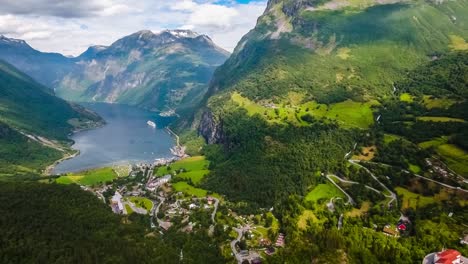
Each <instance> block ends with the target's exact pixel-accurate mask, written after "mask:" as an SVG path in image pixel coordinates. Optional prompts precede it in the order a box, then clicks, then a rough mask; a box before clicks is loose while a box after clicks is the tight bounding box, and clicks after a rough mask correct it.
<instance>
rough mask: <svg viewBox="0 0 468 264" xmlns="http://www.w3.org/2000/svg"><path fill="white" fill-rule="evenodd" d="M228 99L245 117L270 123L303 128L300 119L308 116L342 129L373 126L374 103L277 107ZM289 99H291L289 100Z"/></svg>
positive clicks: (234, 97)
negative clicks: (332, 122) (334, 124)
mask: <svg viewBox="0 0 468 264" xmlns="http://www.w3.org/2000/svg"><path fill="white" fill-rule="evenodd" d="M231 100H232V101H233V102H235V103H237V104H238V105H239V106H241V107H243V108H244V109H246V110H247V112H248V113H249V115H255V114H258V115H260V116H262V117H264V118H265V119H266V120H267V121H269V122H272V123H284V122H286V121H287V122H289V123H293V124H296V125H299V126H300V125H307V124H308V123H307V122H305V121H304V120H302V119H301V117H302V116H304V115H307V114H310V115H312V116H313V117H314V118H316V119H322V118H326V119H329V120H333V121H336V122H337V123H338V124H339V125H340V126H341V127H344V128H368V127H369V126H371V125H372V124H373V123H374V116H373V112H372V106H374V105H376V104H377V102H374V101H372V102H366V103H359V102H354V101H352V100H347V101H344V102H340V103H335V104H331V105H329V106H327V105H325V104H318V103H317V102H314V101H311V102H307V103H304V104H298V105H295V104H291V103H290V102H288V104H286V103H283V104H279V105H278V106H277V108H272V107H266V106H263V105H260V104H258V103H255V102H253V101H251V100H249V99H248V98H246V97H243V96H242V95H241V94H239V93H237V92H235V93H233V94H232V95H231ZM289 100H291V98H289Z"/></svg>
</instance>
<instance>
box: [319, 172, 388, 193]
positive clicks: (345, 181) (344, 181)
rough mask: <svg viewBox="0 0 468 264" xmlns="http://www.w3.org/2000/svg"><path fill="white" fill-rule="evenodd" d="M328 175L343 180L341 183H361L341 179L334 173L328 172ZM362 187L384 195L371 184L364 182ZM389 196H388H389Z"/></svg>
mask: <svg viewBox="0 0 468 264" xmlns="http://www.w3.org/2000/svg"><path fill="white" fill-rule="evenodd" d="M328 176H330V177H333V178H335V179H337V180H339V181H340V182H343V183H348V184H361V183H359V182H355V181H348V180H345V179H342V178H340V177H338V176H336V175H334V174H329V175H328ZM364 187H366V188H367V189H369V190H371V191H374V192H376V193H378V194H382V195H383V196H386V195H385V194H383V193H382V192H381V191H379V190H377V189H375V188H374V187H371V186H369V185H365V184H364ZM386 197H389V196H386ZM389 198H390V197H389Z"/></svg>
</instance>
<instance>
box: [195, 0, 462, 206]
mask: <svg viewBox="0 0 468 264" xmlns="http://www.w3.org/2000/svg"><path fill="white" fill-rule="evenodd" d="M466 13H468V1H464V0H461V1H444V2H432V1H360V2H359V1H358V2H355V1H306V0H304V1H269V3H268V7H267V9H266V11H265V13H264V14H263V15H262V16H261V17H260V18H259V19H258V23H257V26H256V27H255V29H253V30H252V31H250V32H249V33H248V34H247V35H246V36H244V37H243V38H242V40H241V41H240V42H239V45H238V46H237V47H236V49H235V51H234V53H233V54H232V56H231V57H230V58H229V59H228V60H227V61H226V63H224V64H223V66H221V67H220V68H218V69H217V70H216V72H215V74H214V77H213V80H212V81H211V84H210V88H209V92H208V98H207V99H206V101H207V103H206V108H204V110H203V111H202V113H201V114H199V115H197V116H196V122H198V123H199V124H200V125H199V133H200V134H201V135H203V137H204V138H205V139H206V141H207V142H208V143H220V144H223V145H224V146H225V147H226V148H225V149H227V150H228V151H227V153H228V154H226V155H225V156H227V157H226V160H224V161H223V162H222V168H223V169H221V168H220V171H219V174H218V173H215V174H216V177H215V176H213V177H212V178H211V180H209V182H210V186H211V187H215V188H217V190H218V191H220V189H222V190H223V191H224V192H225V193H228V194H230V195H232V196H234V197H237V198H242V199H248V200H252V201H256V202H258V201H265V202H266V201H267V200H268V201H270V202H268V203H271V202H272V201H273V200H274V197H278V195H279V194H280V193H281V194H282V195H285V194H286V193H291V192H293V190H294V192H298V193H303V192H305V191H306V188H307V186H308V185H309V184H310V182H311V181H314V180H313V178H310V176H303V177H299V176H298V175H308V174H309V173H312V174H313V172H304V169H306V168H308V169H309V170H311V171H320V170H330V169H331V168H337V166H338V167H339V166H342V165H340V164H341V160H342V157H344V156H345V154H346V153H347V152H349V150H350V149H352V147H353V144H354V142H359V141H363V139H362V138H359V137H360V136H358V135H359V134H360V133H363V131H367V130H369V129H372V128H373V127H374V126H375V124H376V121H375V119H376V118H377V116H378V115H379V111H378V109H379V107H380V106H382V104H383V103H384V102H385V101H386V100H390V99H392V98H395V96H396V95H398V94H403V93H405V92H408V93H410V94H411V96H413V95H418V98H421V100H423V95H424V94H425V95H427V96H430V95H434V96H436V97H437V98H440V99H441V100H442V99H444V98H445V99H447V100H453V102H454V104H455V102H463V101H465V99H466V96H467V94H466V90H467V88H466V83H464V84H463V82H462V83H461V84H458V86H460V89H459V90H458V91H456V90H451V91H448V90H447V89H445V90H441V89H443V88H444V86H440V87H439V89H440V90H438V91H439V92H437V93H435V92H434V90H436V91H437V89H432V91H430V92H428V93H426V92H425V91H421V89H422V88H423V87H418V86H417V84H416V85H413V86H416V87H411V88H409V87H407V83H408V79H410V78H411V77H413V76H415V75H416V72H424V71H427V67H430V65H431V64H434V63H442V62H443V61H449V60H450V59H449V58H446V57H447V56H449V55H450V54H455V53H462V55H460V56H458V57H457V56H455V57H456V58H458V59H459V60H461V61H460V62H458V64H456V65H459V64H460V65H463V63H465V61H464V59H460V58H463V56H465V55H466V51H467V50H468V46H467V44H466V40H467V39H468V19H467V17H466V16H465V15H464V14H466ZM434 21H435V22H434ZM452 63H453V61H452ZM463 69H464V68H462V69H459V68H457V69H454V71H456V72H455V73H453V75H456V74H457V73H458V74H460V73H461V72H463ZM437 74H439V75H440V73H437ZM462 76H463V75H462ZM464 76H466V75H464ZM433 79H437V77H435V78H433ZM446 79H447V78H445V79H444V80H446ZM441 80H442V79H441ZM460 81H466V77H465V79H463V78H460ZM442 82H443V81H442ZM407 88H408V89H407ZM440 91H443V92H440ZM210 96H211V97H210ZM448 98H451V99H448ZM452 112H453V111H452ZM234 116H235V118H234ZM239 120H243V121H244V122H245V123H243V122H241V121H239ZM318 124H322V125H323V129H317V128H315V129H311V127H313V126H317V125H318ZM402 124H403V123H402ZM242 126H246V127H242ZM330 126H337V127H334V128H332V127H330ZM247 128H249V129H254V131H257V132H258V137H257V138H255V137H254V136H253V135H254V134H253V133H252V132H245V131H246V130H247ZM309 130H311V131H309ZM320 130H323V131H321V132H319V131H320ZM308 131H309V132H310V133H309V132H308ZM455 132H456V131H451V132H447V133H448V134H456V133H455ZM284 133H291V134H294V135H293V136H290V135H288V136H286V135H285V134H284ZM366 133H367V132H366ZM244 140H247V141H244ZM292 140H295V141H292ZM251 141H255V142H251ZM319 142H321V143H319ZM325 142H328V143H329V145H327V146H324V145H323V144H324V143H325ZM336 142H340V143H339V144H337V143H336ZM417 143H419V142H417ZM251 145H253V146H256V147H253V148H252V149H249V147H248V146H251ZM309 148H310V151H308V152H307V153H306V149H309ZM238 151H241V152H242V155H241V154H239V152H238ZM282 151H283V152H282ZM279 153H283V155H279ZM312 153H316V155H323V156H324V157H328V158H327V159H326V160H324V159H323V158H320V159H316V160H308V159H307V157H308V156H310V155H312ZM287 155H293V156H294V158H292V157H291V158H289V157H285V156H287ZM297 155H301V156H303V158H302V159H303V160H302V161H301V163H300V164H298V162H299V161H297V160H296V157H297ZM314 155H315V154H314ZM252 157H255V160H256V162H257V163H256V164H255V165H254V164H251V165H250V163H248V161H247V160H246V159H248V158H250V159H251V161H252ZM290 159H291V160H290ZM280 161H284V162H285V164H282V163H280ZM244 162H245V163H248V164H249V166H245V164H242V166H240V167H241V168H244V169H245V170H244V169H237V170H234V169H233V167H236V166H235V165H234V163H237V165H239V163H244ZM269 163H272V164H276V165H274V166H273V167H267V168H263V167H262V169H267V170H266V171H255V169H257V170H258V169H259V167H258V166H257V165H259V164H265V166H266V164H269ZM255 166H257V167H255ZM249 167H254V168H255V169H253V168H249ZM260 167H261V166H260ZM224 168H225V169H224ZM286 168H287V169H286ZM248 170H250V171H248ZM459 173H462V174H465V175H466V173H467V171H466V170H465V169H462V170H459ZM293 175H296V176H293ZM275 182H281V183H283V184H285V185H286V186H288V187H287V188H284V185H283V186H282V187H281V185H276V184H275ZM272 185H274V186H276V187H272ZM227 186H230V187H229V188H228V187H227ZM246 189H247V190H248V191H246ZM259 189H261V190H263V191H264V192H260V191H259ZM265 193H267V195H265ZM280 196H281V195H280ZM267 197H269V198H267ZM268 203H267V204H268Z"/></svg>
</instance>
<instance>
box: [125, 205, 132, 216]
mask: <svg viewBox="0 0 468 264" xmlns="http://www.w3.org/2000/svg"><path fill="white" fill-rule="evenodd" d="M125 210H126V211H127V214H128V215H129V214H132V213H133V210H132V208H131V207H130V205H128V204H125Z"/></svg>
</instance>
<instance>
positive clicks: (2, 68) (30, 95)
mask: <svg viewBox="0 0 468 264" xmlns="http://www.w3.org/2000/svg"><path fill="white" fill-rule="evenodd" d="M101 122H102V120H101V118H100V117H99V116H97V115H96V114H95V113H92V112H90V111H88V110H86V109H84V108H83V107H81V106H78V105H74V104H70V103H68V102H65V101H64V100H62V99H59V98H57V97H55V96H54V95H53V94H51V91H50V90H49V89H48V88H46V87H44V86H42V85H40V84H38V83H37V82H35V81H34V80H33V79H31V78H30V77H29V76H26V75H25V74H23V73H21V72H20V71H18V70H17V69H15V68H14V67H13V66H11V65H9V64H7V63H5V62H0V126H1V130H2V132H1V133H0V142H1V150H0V153H1V154H0V164H2V165H3V166H2V172H1V174H2V175H5V174H6V175H11V174H16V173H18V174H38V173H41V169H44V168H45V167H46V166H47V165H50V164H52V163H53V162H54V161H56V160H58V159H60V158H61V157H62V155H64V152H65V151H66V150H65V149H66V147H64V146H62V144H63V143H65V142H68V139H67V136H68V135H69V134H70V133H71V132H72V131H74V130H77V129H84V128H89V127H93V126H95V125H97V124H98V123H101Z"/></svg>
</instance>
